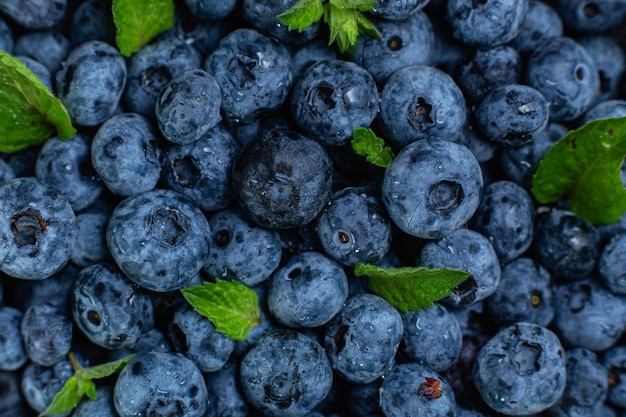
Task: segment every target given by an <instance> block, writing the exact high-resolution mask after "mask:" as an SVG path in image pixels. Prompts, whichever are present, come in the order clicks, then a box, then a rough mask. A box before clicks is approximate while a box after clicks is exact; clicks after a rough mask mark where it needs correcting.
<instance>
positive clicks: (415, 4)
mask: <svg viewBox="0 0 626 417" xmlns="http://www.w3.org/2000/svg"><path fill="white" fill-rule="evenodd" d="M428 2H429V0H399V1H388V0H376V4H375V5H374V8H373V9H372V10H371V13H372V14H373V15H375V16H378V17H382V18H384V19H389V20H394V21H399V20H403V19H407V18H409V17H411V16H412V15H414V14H415V13H417V12H419V11H420V10H422V9H423V8H424V6H426V5H427V4H428Z"/></svg>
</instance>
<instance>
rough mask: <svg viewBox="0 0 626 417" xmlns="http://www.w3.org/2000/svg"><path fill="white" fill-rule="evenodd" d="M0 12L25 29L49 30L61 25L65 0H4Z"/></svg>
mask: <svg viewBox="0 0 626 417" xmlns="http://www.w3.org/2000/svg"><path fill="white" fill-rule="evenodd" d="M0 11H2V13H3V14H6V15H7V16H9V17H11V19H13V21H15V23H17V24H18V25H20V26H22V27H23V28H25V29H30V30H41V29H50V28H52V27H54V26H56V25H57V24H59V23H61V21H62V20H63V18H64V17H65V14H66V12H67V0H44V1H27V2H23V1H20V0H5V1H3V2H2V3H0Z"/></svg>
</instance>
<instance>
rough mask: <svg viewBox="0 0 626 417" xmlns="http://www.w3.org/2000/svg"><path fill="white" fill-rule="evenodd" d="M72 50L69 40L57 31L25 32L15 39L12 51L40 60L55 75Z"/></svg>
mask: <svg viewBox="0 0 626 417" xmlns="http://www.w3.org/2000/svg"><path fill="white" fill-rule="evenodd" d="M71 50H72V45H71V43H70V41H69V40H68V39H67V38H66V37H65V36H64V35H63V34H62V33H59V32H58V31H54V30H46V31H36V32H26V33H23V34H22V35H20V36H19V37H18V38H16V39H15V46H14V48H13V53H14V54H15V55H19V56H27V57H30V58H33V59H34V60H35V61H38V62H41V63H42V64H43V65H44V66H45V67H46V68H48V70H49V71H50V74H52V75H55V74H56V73H57V72H58V71H59V70H61V68H62V67H63V63H64V62H65V61H66V60H67V58H68V55H69V53H70V52H71Z"/></svg>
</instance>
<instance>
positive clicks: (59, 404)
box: [39, 376, 82, 417]
mask: <svg viewBox="0 0 626 417" xmlns="http://www.w3.org/2000/svg"><path fill="white" fill-rule="evenodd" d="M78 391H79V382H78V378H76V376H71V377H69V378H68V379H67V381H65V385H63V388H61V391H59V392H57V394H56V395H55V396H54V398H53V399H52V402H51V403H50V405H49V406H48V408H46V409H45V410H44V411H43V412H42V413H41V414H39V417H43V416H49V415H51V414H62V413H66V412H68V411H70V410H71V409H73V408H74V407H76V406H77V405H78V403H79V402H80V400H81V398H82V395H81V394H79V392H78Z"/></svg>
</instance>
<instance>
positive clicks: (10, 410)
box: [0, 371, 31, 417]
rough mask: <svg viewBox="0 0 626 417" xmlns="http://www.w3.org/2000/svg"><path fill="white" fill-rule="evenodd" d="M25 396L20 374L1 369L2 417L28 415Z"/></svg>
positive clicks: (0, 410)
mask: <svg viewBox="0 0 626 417" xmlns="http://www.w3.org/2000/svg"><path fill="white" fill-rule="evenodd" d="M27 408H28V407H27V406H26V404H25V402H24V396H23V395H22V391H21V389H20V374H18V373H17V372H4V371H0V417H26V416H30V415H31V414H29V413H28V412H27Z"/></svg>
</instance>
